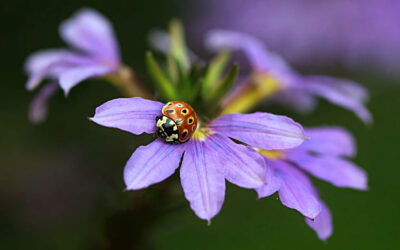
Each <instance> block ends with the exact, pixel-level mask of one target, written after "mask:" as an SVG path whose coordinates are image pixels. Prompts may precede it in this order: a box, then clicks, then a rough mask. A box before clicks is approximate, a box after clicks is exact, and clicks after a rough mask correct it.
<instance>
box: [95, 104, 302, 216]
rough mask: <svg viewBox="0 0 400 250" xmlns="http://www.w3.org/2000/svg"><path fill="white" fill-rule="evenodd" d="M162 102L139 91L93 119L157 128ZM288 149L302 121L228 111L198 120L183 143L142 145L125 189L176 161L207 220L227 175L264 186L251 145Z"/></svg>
mask: <svg viewBox="0 0 400 250" xmlns="http://www.w3.org/2000/svg"><path fill="white" fill-rule="evenodd" d="M163 105H164V104H162V103H160V102H156V101H150V100H146V99H142V98H139V97H134V98H120V99H114V100H111V101H109V102H106V103H105V104H103V105H101V106H100V107H98V108H97V109H96V113H95V116H94V117H93V118H91V119H92V121H94V122H96V123H97V124H100V125H102V126H106V127H112V128H118V129H121V130H124V131H128V132H131V133H133V134H141V133H149V134H153V133H155V132H156V117H157V116H160V115H162V107H163ZM230 138H233V139H235V140H238V141H240V142H243V143H246V144H248V145H251V146H253V147H257V148H262V149H266V150H274V149H275V150H276V149H287V148H292V147H295V146H298V145H299V144H301V143H302V142H303V140H304V136H303V129H302V126H301V125H299V124H298V123H296V122H294V121H293V120H292V119H290V118H288V117H285V116H278V115H273V114H268V113H253V114H228V115H224V116H222V117H219V118H217V119H215V120H212V121H210V122H207V123H204V124H201V125H200V126H198V128H197V130H196V131H195V133H194V134H193V136H192V138H191V139H190V140H189V141H188V142H185V143H181V144H169V143H166V142H165V141H164V140H163V139H162V138H158V139H156V140H154V141H153V142H152V143H150V144H148V145H146V146H140V147H139V148H138V149H137V150H136V151H135V152H134V153H133V155H132V156H131V158H130V159H129V161H128V162H127V164H126V166H125V170H124V180H125V183H126V186H127V189H128V190H136V189H142V188H146V187H148V186H149V185H152V184H154V183H158V182H160V181H162V180H164V179H166V178H168V177H169V176H170V175H172V174H173V173H174V171H175V170H176V169H177V168H178V167H179V164H180V162H181V161H182V163H181V168H180V178H181V183H182V187H183V190H184V193H185V197H186V198H187V200H189V202H190V205H191V208H192V209H193V210H194V212H195V213H196V215H197V216H198V217H200V218H201V219H205V220H208V221H210V219H211V218H212V217H214V216H215V215H216V214H217V213H218V212H219V210H220V209H221V206H222V204H223V201H224V195H225V179H227V180H228V181H230V182H232V183H234V184H236V185H238V186H241V187H244V188H254V189H256V188H260V187H261V186H264V185H266V186H268V185H269V184H268V183H266V182H265V178H264V177H265V173H266V171H269V170H267V168H268V166H266V165H265V161H264V159H263V157H262V156H261V155H260V154H258V153H257V152H256V151H255V150H253V149H252V148H251V147H249V146H245V145H241V144H237V143H235V142H233V141H232V140H231V139H230Z"/></svg>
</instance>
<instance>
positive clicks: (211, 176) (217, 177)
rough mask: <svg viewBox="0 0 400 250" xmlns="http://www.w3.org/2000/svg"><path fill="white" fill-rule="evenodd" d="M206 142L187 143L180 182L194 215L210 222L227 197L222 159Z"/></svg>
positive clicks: (193, 140) (194, 140) (194, 141)
mask: <svg viewBox="0 0 400 250" xmlns="http://www.w3.org/2000/svg"><path fill="white" fill-rule="evenodd" d="M206 142H207V141H203V142H201V141H199V140H196V139H192V140H190V141H189V142H187V143H186V144H187V147H186V153H185V157H184V159H183V162H182V167H181V183H182V187H183V191H184V192H185V197H186V199H187V200H188V201H189V202H190V206H191V208H192V209H193V211H194V212H195V214H196V215H197V216H198V217H200V218H201V219H204V220H208V221H210V220H211V218H212V217H214V216H215V215H216V214H217V213H218V212H219V210H220V209H221V207H222V204H223V202H224V196H225V178H224V162H223V159H221V158H220V157H218V156H217V155H215V154H214V152H213V151H212V149H210V148H207V143H206Z"/></svg>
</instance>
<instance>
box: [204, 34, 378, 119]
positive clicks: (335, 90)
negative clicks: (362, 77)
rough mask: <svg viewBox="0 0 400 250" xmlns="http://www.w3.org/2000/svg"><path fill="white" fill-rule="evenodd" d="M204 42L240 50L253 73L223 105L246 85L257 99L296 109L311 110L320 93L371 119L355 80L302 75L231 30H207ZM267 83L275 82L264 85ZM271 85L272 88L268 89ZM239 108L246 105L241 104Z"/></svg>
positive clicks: (363, 92) (251, 39) (217, 47)
mask: <svg viewBox="0 0 400 250" xmlns="http://www.w3.org/2000/svg"><path fill="white" fill-rule="evenodd" d="M206 46H207V47H208V48H210V49H212V50H217V51H218V50H223V49H233V50H243V51H244V53H245V54H246V56H247V57H248V59H249V61H250V63H251V65H252V68H253V74H252V75H251V77H250V78H249V79H247V80H245V81H244V82H243V83H242V84H241V85H239V86H238V87H237V89H236V90H234V91H233V93H232V94H231V96H230V97H228V98H227V100H226V101H227V103H228V104H227V105H229V102H230V100H229V99H235V98H236V97H237V96H240V95H244V93H245V92H246V89H248V88H250V87H255V88H257V89H256V91H257V92H259V95H258V96H259V98H260V99H263V98H266V97H272V98H273V100H274V101H278V102H280V103H284V104H286V105H289V106H291V107H293V108H295V109H297V110H299V111H303V112H306V111H310V110H312V109H313V108H314V107H315V105H316V97H322V98H324V99H326V100H327V101H329V102H331V103H333V104H336V105H338V106H341V107H344V108H346V109H349V110H351V111H353V112H354V113H355V114H356V115H357V116H358V117H359V118H360V119H362V120H363V121H364V122H366V123H368V122H371V120H372V117H371V114H370V113H369V111H368V110H367V109H366V108H365V106H364V103H365V102H366V101H367V100H368V92H367V90H366V89H364V88H363V87H362V86H361V85H359V84H358V83H355V82H352V81H350V80H345V79H339V78H333V77H328V76H317V75H310V76H302V75H300V74H298V73H297V72H296V71H295V70H293V69H292V68H291V67H290V66H289V65H288V64H287V63H286V62H285V60H284V59H283V58H281V57H280V56H279V55H277V54H275V53H273V52H270V51H268V49H267V48H266V47H265V46H264V44H263V43H262V42H261V41H260V40H257V39H256V38H254V37H251V36H248V35H246V34H243V33H239V32H235V31H228V30H214V31H210V32H209V33H208V35H207V37H206ZM271 79H272V81H271ZM250 85H253V86H250ZM260 85H262V86H260ZM267 85H270V86H271V85H277V86H276V87H270V88H268V86H267ZM271 88H274V89H273V90H271ZM263 91H267V92H266V93H265V96H263V94H262V92H263ZM271 91H273V92H271ZM271 94H273V95H272V96H270V95H271ZM255 103H256V102H254V104H255ZM243 108H248V107H244V106H243ZM228 109H229V108H228ZM243 111H244V110H243ZM227 112H230V111H229V110H228V111H227ZM235 112H242V110H235Z"/></svg>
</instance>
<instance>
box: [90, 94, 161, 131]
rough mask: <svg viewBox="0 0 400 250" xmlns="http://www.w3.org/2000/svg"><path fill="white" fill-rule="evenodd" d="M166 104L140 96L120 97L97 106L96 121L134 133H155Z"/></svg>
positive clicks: (93, 118)
mask: <svg viewBox="0 0 400 250" xmlns="http://www.w3.org/2000/svg"><path fill="white" fill-rule="evenodd" d="M163 106H164V104H162V103H160V102H155V101H150V100H146V99H142V98H140V97H132V98H118V99H114V100H111V101H108V102H106V103H104V104H103V105H101V106H99V107H98V108H96V113H95V115H94V117H92V118H91V120H92V121H94V122H95V123H97V124H99V125H102V126H105V127H110V128H118V129H121V130H124V131H128V132H131V133H133V134H141V133H148V134H151V133H154V132H155V131H156V116H159V115H161V114H162V113H161V109H162V107H163Z"/></svg>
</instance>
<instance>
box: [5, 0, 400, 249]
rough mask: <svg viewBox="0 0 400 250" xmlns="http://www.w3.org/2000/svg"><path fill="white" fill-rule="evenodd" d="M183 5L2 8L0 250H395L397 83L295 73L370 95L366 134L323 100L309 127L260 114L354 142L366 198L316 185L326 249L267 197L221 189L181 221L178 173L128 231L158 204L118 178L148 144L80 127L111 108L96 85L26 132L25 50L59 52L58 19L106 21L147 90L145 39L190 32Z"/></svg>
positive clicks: (106, 93)
mask: <svg viewBox="0 0 400 250" xmlns="http://www.w3.org/2000/svg"><path fill="white" fill-rule="evenodd" d="M189 5H190V4H188V3H186V2H185V1H183V0H182V1H179V0H173V1H156V0H148V1H118V2H117V1H115V2H111V1H87V2H85V3H82V2H81V1H63V2H61V1H50V0H48V1H44V0H40V1H3V2H2V3H1V15H0V18H1V23H2V39H1V45H2V46H1V48H2V58H3V60H2V61H1V63H2V67H1V72H2V78H1V79H2V82H1V84H0V112H1V123H0V129H1V131H2V133H1V134H2V135H1V139H0V168H1V174H0V202H1V206H0V221H1V223H0V249H131V248H132V249H135V246H138V244H136V243H138V242H139V241H140V242H142V241H145V242H147V244H146V245H144V247H143V248H150V249H189V248H190V249H400V230H399V224H400V215H399V212H400V201H399V198H400V195H399V193H398V192H399V190H400V181H399V180H398V179H399V176H400V166H399V164H398V161H399V148H400V113H399V108H400V83H399V79H395V78H385V77H384V76H383V75H378V74H372V73H370V72H367V71H366V72H362V71H358V72H357V73H354V72H350V71H345V70H343V69H340V68H330V69H324V71H321V69H319V70H318V71H315V70H313V69H299V70H302V71H307V72H312V73H321V74H331V75H337V76H342V77H348V78H351V79H354V80H357V81H360V82H362V83H364V84H365V85H366V86H367V87H368V88H369V90H370V92H371V102H370V103H369V108H370V110H371V111H372V113H373V115H374V120H375V121H374V123H373V124H372V125H371V126H365V125H364V124H362V123H361V122H360V121H359V120H358V119H357V118H356V117H355V116H354V115H353V114H351V113H350V112H348V111H346V110H342V109H341V108H338V107H334V106H332V105H330V104H328V103H326V102H325V101H321V102H320V105H319V106H318V108H317V109H316V110H315V112H314V113H312V114H311V115H306V116H302V115H298V114H296V113H294V112H291V111H290V110H286V109H282V108H279V107H268V108H261V109H263V110H265V111H271V112H274V113H280V114H286V115H289V116H291V117H293V118H294V119H295V120H297V121H299V122H300V123H302V124H303V125H305V126H317V125H341V126H344V127H346V128H348V129H349V130H350V131H351V132H352V133H354V136H355V137H356V140H357V144H358V156H357V158H355V159H354V161H355V162H356V163H357V164H358V165H360V166H362V167H363V168H364V169H366V170H367V172H368V174H369V186H370V190H369V191H367V192H359V191H353V190H344V189H339V188H335V187H333V186H331V185H330V184H327V183H323V182H321V181H318V180H314V183H315V184H316V185H317V186H318V187H319V190H320V194H321V197H322V199H323V200H325V201H326V203H327V204H328V206H329V207H330V209H331V211H332V213H333V219H334V234H333V236H332V237H331V238H330V239H329V240H328V241H327V242H325V243H324V242H321V241H319V240H318V238H317V237H316V235H315V233H314V232H313V231H312V230H311V229H310V228H308V227H307V226H306V224H305V223H304V219H303V217H302V216H300V214H299V213H298V212H296V211H294V210H291V209H288V208H286V207H284V206H282V205H281V203H280V202H279V200H278V197H277V196H276V195H274V196H271V197H269V198H266V199H262V200H257V198H256V194H255V192H253V191H250V190H244V189H239V188H237V187H235V186H233V185H230V184H227V194H226V200H225V204H224V206H223V208H222V211H221V212H220V214H219V215H218V216H216V217H215V218H214V219H213V221H212V225H211V226H207V223H206V222H204V221H202V220H200V219H198V218H197V217H196V216H195V215H194V213H193V212H192V211H191V210H190V207H189V205H188V203H187V201H186V200H185V199H184V196H183V192H182V190H181V188H180V185H179V182H178V176H177V174H175V175H174V177H172V178H171V181H173V182H175V183H174V184H173V187H174V189H173V190H172V193H173V196H174V198H173V200H172V201H167V202H166V204H165V208H162V209H158V210H157V211H158V213H159V214H160V215H161V216H160V217H157V218H156V222H155V223H153V224H151V225H150V226H148V227H146V229H145V231H144V233H143V232H141V233H138V231H137V225H140V223H142V222H143V220H145V219H146V218H147V217H146V218H137V216H135V215H134V214H133V213H132V211H131V207H132V206H133V203H134V202H135V198H136V197H137V195H138V194H140V195H141V196H143V197H145V199H150V200H151V199H155V197H158V196H157V195H154V194H157V193H159V192H160V190H161V188H162V186H161V185H155V186H154V187H152V188H150V189H148V190H146V191H145V192H136V193H135V192H125V191H124V190H123V189H124V184H123V179H122V171H123V166H124V164H125V162H126V160H127V159H128V158H129V156H130V154H131V153H132V152H133V151H134V149H135V148H136V147H137V146H138V145H140V144H142V143H148V142H150V141H151V140H152V139H153V137H152V136H145V135H143V136H133V135H130V134H128V133H124V132H120V131H116V130H112V129H107V128H103V127H100V126H96V125H95V124H93V123H91V122H89V121H88V119H87V117H89V116H91V115H93V111H94V109H95V107H96V106H98V105H99V104H101V103H103V102H105V101H107V100H110V99H112V98H116V97H119V93H118V92H117V90H116V89H114V88H113V87H112V86H110V85H108V84H106V83H105V82H102V81H100V80H90V81H87V82H85V83H84V84H81V85H79V86H78V87H76V88H74V89H73V90H72V92H71V94H70V96H69V98H68V99H65V98H64V96H63V95H62V93H61V92H60V93H59V94H58V95H57V96H56V97H55V98H53V99H52V100H51V103H50V114H49V117H48V120H47V122H45V123H43V124H40V125H33V124H30V123H29V122H28V119H27V110H28V105H29V102H30V100H31V99H32V97H33V95H34V93H29V92H27V91H26V90H25V88H24V83H25V81H26V79H27V78H26V75H25V74H24V72H23V69H22V65H23V62H24V60H25V59H26V57H27V56H28V55H29V54H30V53H32V52H34V51H37V50H39V49H45V48H54V47H64V46H65V45H64V43H63V42H62V40H61V39H60V38H59V35H58V25H59V24H60V22H61V21H62V20H64V19H66V18H68V17H70V16H71V15H72V14H73V13H74V12H75V11H76V10H78V9H79V8H81V7H83V6H90V7H93V8H95V9H97V10H98V11H100V12H101V13H103V14H104V15H105V16H107V17H108V18H109V19H110V20H111V21H112V23H113V24H114V28H115V30H116V33H117V36H118V40H119V42H120V46H121V51H122V56H123V61H124V62H125V63H126V64H128V65H130V66H132V67H133V68H134V69H135V70H136V71H137V72H138V73H139V75H140V76H141V78H142V79H143V80H145V81H148V79H147V78H146V71H145V68H144V63H143V59H144V53H145V51H146V49H148V47H149V46H148V43H147V41H146V37H147V34H148V31H150V30H151V29H152V28H165V27H166V26H167V24H168V21H169V20H170V19H171V18H172V17H179V18H181V19H182V20H184V21H185V22H187V21H190V18H191V16H192V15H193V14H195V11H196V10H195V9H193V8H190V6H189ZM189 10H190V11H189ZM190 39H191V38H189V41H190ZM196 39H197V38H196ZM148 216H149V218H151V217H153V215H152V214H150V215H148Z"/></svg>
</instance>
